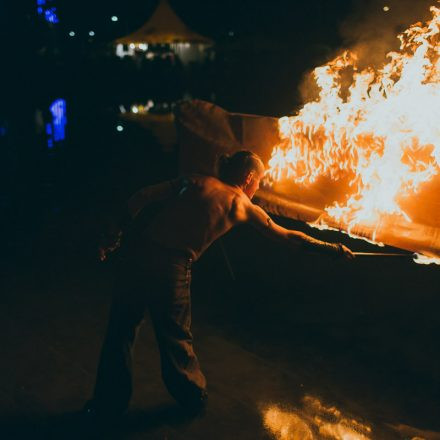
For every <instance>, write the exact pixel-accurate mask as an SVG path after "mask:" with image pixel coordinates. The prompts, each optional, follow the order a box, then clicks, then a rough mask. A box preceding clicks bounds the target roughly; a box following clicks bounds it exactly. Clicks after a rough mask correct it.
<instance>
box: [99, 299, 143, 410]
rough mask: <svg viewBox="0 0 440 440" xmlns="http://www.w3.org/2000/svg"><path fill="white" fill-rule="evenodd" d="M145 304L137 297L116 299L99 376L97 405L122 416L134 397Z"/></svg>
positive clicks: (111, 311) (101, 358)
mask: <svg viewBox="0 0 440 440" xmlns="http://www.w3.org/2000/svg"><path fill="white" fill-rule="evenodd" d="M144 310H145V303H143V302H142V301H141V300H140V299H136V296H135V295H125V296H122V295H119V296H116V297H115V299H114V300H113V303H112V306H111V310H110V317H109V322H108V327H107V333H106V336H105V340H104V344H103V346H102V350H101V356H100V361H99V366H98V371H97V376H96V384H95V391H94V396H93V400H92V402H93V406H95V407H96V408H97V410H100V411H106V412H114V413H122V412H124V411H125V410H126V409H127V407H128V404H129V401H130V398H131V394H132V351H133V346H134V343H135V339H136V335H137V332H138V329H139V327H140V325H141V323H142V321H143V318H144Z"/></svg>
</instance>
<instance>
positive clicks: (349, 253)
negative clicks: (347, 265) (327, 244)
mask: <svg viewBox="0 0 440 440" xmlns="http://www.w3.org/2000/svg"><path fill="white" fill-rule="evenodd" d="M339 252H340V254H341V256H342V257H344V258H346V259H347V260H353V258H355V255H354V254H353V252H352V251H351V250H350V249H349V248H348V247H347V246H344V245H343V244H342V243H339Z"/></svg>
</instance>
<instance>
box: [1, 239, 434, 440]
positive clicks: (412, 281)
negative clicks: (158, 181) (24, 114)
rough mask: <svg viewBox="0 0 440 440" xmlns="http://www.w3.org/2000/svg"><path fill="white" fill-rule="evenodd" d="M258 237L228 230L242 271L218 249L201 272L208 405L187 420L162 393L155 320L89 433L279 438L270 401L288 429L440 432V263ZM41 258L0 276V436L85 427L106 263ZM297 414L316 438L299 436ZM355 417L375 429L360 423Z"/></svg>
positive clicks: (199, 319) (73, 432)
mask: <svg viewBox="0 0 440 440" xmlns="http://www.w3.org/2000/svg"><path fill="white" fill-rule="evenodd" d="M258 240H259V239H258V238H257V237H255V236H254V235H253V233H251V232H249V231H239V232H237V234H236V235H234V234H232V235H231V236H230V237H229V238H227V239H226V240H225V244H226V247H227V249H228V252H229V257H230V260H231V263H232V266H233V268H234V269H235V271H236V273H235V278H236V279H235V281H232V280H231V279H230V278H228V277H230V275H229V274H228V271H227V268H226V265H225V263H224V260H223V259H222V256H221V252H220V250H219V248H218V247H214V248H212V250H210V251H209V252H208V254H207V256H206V258H205V259H204V260H203V261H201V262H200V263H198V264H199V266H198V268H197V270H196V271H195V274H194V275H195V276H194V295H193V303H194V323H195V325H194V334H195V338H196V349H197V352H198V354H199V357H200V360H201V363H202V365H203V368H204V371H205V373H206V376H207V378H208V381H209V385H210V387H209V390H210V402H209V407H208V410H207V413H206V415H205V416H204V417H202V418H196V419H189V418H187V417H186V416H185V415H184V414H183V413H182V412H181V411H180V409H179V408H178V407H177V406H176V405H175V404H174V402H173V401H172V399H171V398H170V397H169V396H168V394H167V392H166V390H165V388H164V386H163V385H162V382H161V380H160V373H159V359H158V352H157V349H156V346H155V343H154V338H153V334H152V331H151V327H150V323H149V322H148V320H147V322H146V323H145V326H144V327H143V330H142V332H141V333H140V337H139V341H138V345H137V351H136V361H135V381H136V382H135V390H136V391H135V395H134V397H133V401H132V408H131V411H130V413H129V414H128V415H127V417H126V418H125V420H124V421H123V422H122V424H121V425H119V426H117V427H114V428H113V429H112V431H111V432H110V433H106V434H99V435H95V438H105V439H107V438H126V439H162V440H164V439H168V440H171V439H177V440H179V439H191V440H193V439H212V440H215V439H219V440H220V439H252V440H254V439H269V438H273V437H272V434H270V433H269V430H268V429H266V428H265V427H264V424H263V420H264V414H265V410H266V409H267V408H268V407H269V406H272V407H274V408H276V409H277V410H278V411H279V413H278V414H284V415H285V416H286V414H287V415H289V414H290V416H289V417H290V418H285V419H282V420H284V422H280V423H281V425H283V424H284V425H283V426H284V434H282V432H281V431H279V430H278V431H277V430H276V429H277V428H276V426H275V425H276V423H275V422H274V423H275V425H274V424H272V428H273V430H274V434H276V433H277V432H278V435H279V437H278V438H280V439H281V438H282V439H283V440H284V439H297V438H298V439H300V438H301V439H307V438H315V439H321V438H322V439H325V438H330V439H344V440H345V439H353V440H364V439H366V438H368V439H374V440H376V439H390V440H393V439H413V438H414V439H415V438H419V439H420V438H425V439H427V440H429V439H438V438H440V434H438V430H439V428H440V426H439V423H438V414H439V413H440V412H439V411H440V402H439V400H438V399H437V396H438V394H437V391H436V389H435V387H436V386H437V385H438V378H439V373H438V371H439V370H438V365H439V349H438V344H437V335H438V334H439V326H438V318H437V305H438V301H439V300H438V297H437V295H436V285H437V281H438V279H439V275H438V271H436V270H434V269H432V268H431V269H429V268H423V267H418V266H416V265H414V264H412V263H410V264H404V265H402V264H401V263H398V264H397V265H396V264H395V263H390V262H382V263H381V264H380V265H379V266H378V263H376V262H365V261H364V262H361V261H359V262H357V263H356V264H355V265H352V266H347V265H346V264H345V263H338V262H334V261H330V260H325V259H323V258H322V257H320V256H311V257H306V258H302V257H301V258H300V259H299V258H298V257H297V256H296V257H293V256H290V254H284V253H283V251H282V250H281V249H280V248H278V247H276V245H272V244H268V243H266V242H264V241H258ZM55 242H56V240H55ZM234 243H235V244H234ZM52 246H53V247H54V249H56V245H55V246H54V244H53V243H52ZM74 248H75V247H74ZM256 248H258V249H260V251H261V252H260V253H259V254H258V255H257V258H255V257H256V254H255V249H256ZM36 255H38V254H34V256H33V257H32V258H30V259H29V260H27V261H26V262H23V261H22V262H20V263H19V264H18V263H17V264H10V265H9V266H8V273H7V274H6V276H5V277H3V280H4V286H3V287H4V288H3V289H2V291H3V294H2V307H1V308H0V322H1V325H2V331H1V332H0V358H1V359H2V362H1V363H0V414H1V416H0V422H1V425H0V427H1V428H0V438H2V439H3V438H5V439H8V440H9V439H12V438H20V439H21V438H26V439H31V438H32V439H61V438H84V433H82V434H81V435H80V434H78V431H77V428H78V426H77V423H76V421H77V419H76V415H75V412H76V411H78V410H79V409H80V408H81V407H82V405H83V404H84V402H85V400H86V399H87V398H88V397H89V396H90V393H91V390H92V387H93V381H94V374H95V369H96V363H97V358H98V354H99V348H100V344H101V341H102V338H103V333H104V328H105V324H106V316H107V311H108V306H109V300H110V291H111V283H112V278H111V273H110V272H111V270H110V271H109V270H108V268H107V269H105V268H103V267H100V266H99V265H97V264H95V263H93V262H92V260H91V258H89V257H90V256H89V255H87V254H86V253H83V254H81V253H80V254H77V255H74V253H72V252H71V251H69V252H68V251H67V250H66V249H62V250H60V251H58V252H57V251H54V250H53V249H52V251H51V252H50V253H49V254H47V255H44V256H41V258H38V257H36ZM293 268H295V270H293ZM348 273H350V275H348ZM354 283H356V284H354ZM393 286H394V287H393ZM354 287H355V288H354ZM313 399H315V400H313ZM316 402H320V403H319V404H318V403H316ZM334 406H335V407H337V408H338V410H340V413H337V414H336V413H335V412H334V410H333V409H332V407H334ZM292 413H294V414H296V415H295V416H292ZM335 414H336V415H335ZM298 415H300V416H301V417H302V420H304V421H306V422H307V423H308V426H310V429H311V431H310V432H313V434H310V435H313V437H307V435H309V434H304V433H303V434H300V433H301V432H303V431H301V429H302V428H301V426H302V425H301V426H299V425H298V423H299V422H298V423H297V421H296V420H297V419H296V418H292V417H297V416H298ZM280 417H281V416H280ZM286 417H287V416H286ZM352 419H355V420H356V421H357V422H356V423H358V424H359V426H364V427H367V428H369V429H370V428H371V432H370V431H369V430H368V429H367V430H365V429H363V428H362V429H363V430H362V429H360V430H359V429H358V431H356V432H355V434H353V432H351V431H350V430H349V428H350V429H351V428H353V426H354V425H353V423H354V422H347V420H348V421H350V420H352ZM277 420H281V419H277ZM323 420H324V421H325V420H326V423H327V425H325V426H324V421H323ZM344 420H345V422H344ZM344 423H345V424H344ZM347 423H348V425H347ZM356 423H355V425H356ZM329 426H333V428H334V432H333V431H332V432H333V434H332V433H329V431H328V429H330V428H329ZM356 426H357V425H356ZM344 427H345V428H344ZM342 428H344V429H346V430H347V429H348V431H344V432H345V434H344V432H343V431H341V429H342ZM326 429H327V431H326ZM338 430H339V431H338ZM347 432H349V433H350V432H351V434H350V435H351V437H350V436H348V434H347ZM1 434H3V435H1ZM95 434H96V433H95ZM282 435H284V437H282ZM301 435H302V436H301ZM344 435H345V436H344Z"/></svg>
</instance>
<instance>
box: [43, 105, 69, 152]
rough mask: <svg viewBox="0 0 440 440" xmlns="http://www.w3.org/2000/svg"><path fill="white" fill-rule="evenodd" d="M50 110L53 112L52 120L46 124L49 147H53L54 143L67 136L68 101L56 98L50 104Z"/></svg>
mask: <svg viewBox="0 0 440 440" xmlns="http://www.w3.org/2000/svg"><path fill="white" fill-rule="evenodd" d="M49 110H50V112H51V114H52V121H51V122H49V123H47V124H46V134H47V146H48V148H53V146H54V143H56V142H60V141H62V140H64V139H65V138H66V130H65V125H66V124H67V117H66V101H65V100H64V99H56V100H55V101H54V102H52V104H51V105H50V106H49Z"/></svg>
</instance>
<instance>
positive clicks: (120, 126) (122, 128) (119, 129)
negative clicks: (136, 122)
mask: <svg viewBox="0 0 440 440" xmlns="http://www.w3.org/2000/svg"><path fill="white" fill-rule="evenodd" d="M116 130H118V131H119V132H120V131H124V127H123V126H122V125H117V126H116Z"/></svg>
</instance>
